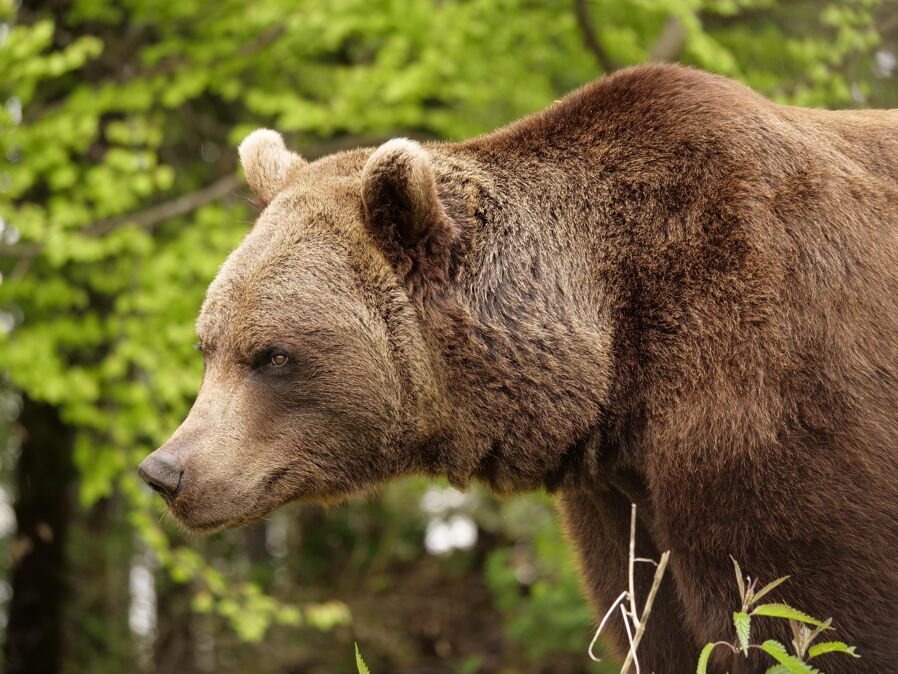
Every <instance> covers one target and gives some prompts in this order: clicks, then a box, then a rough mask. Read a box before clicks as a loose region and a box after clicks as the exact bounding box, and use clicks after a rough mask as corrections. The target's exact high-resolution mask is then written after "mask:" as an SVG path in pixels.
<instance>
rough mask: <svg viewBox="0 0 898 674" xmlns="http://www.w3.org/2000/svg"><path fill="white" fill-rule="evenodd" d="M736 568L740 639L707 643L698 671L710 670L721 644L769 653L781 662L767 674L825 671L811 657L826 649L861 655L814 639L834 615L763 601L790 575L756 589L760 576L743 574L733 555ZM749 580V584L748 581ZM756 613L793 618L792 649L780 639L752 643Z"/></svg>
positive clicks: (844, 646)
mask: <svg viewBox="0 0 898 674" xmlns="http://www.w3.org/2000/svg"><path fill="white" fill-rule="evenodd" d="M733 565H734V566H735V568H736V583H737V584H738V585H739V598H740V599H741V600H742V607H741V609H740V610H738V611H735V612H734V613H733V627H734V628H735V630H736V641H734V642H732V643H731V642H728V641H716V642H714V643H710V644H706V645H705V647H704V648H703V649H702V652H701V655H700V656H699V659H698V668H697V669H696V673H697V674H706V672H707V671H708V661H709V660H710V658H711V652H712V651H713V650H714V649H715V648H717V647H718V646H725V647H727V648H729V649H730V650H731V651H732V652H733V653H734V654H737V653H739V652H740V651H741V652H742V654H743V655H744V656H746V657H747V656H748V651H749V649H756V650H761V651H763V652H765V653H767V655H769V656H770V657H771V658H773V660H775V661H776V663H777V664H775V665H773V666H772V667H771V668H770V669H768V670H767V673H766V674H821V673H820V670H818V669H815V668H814V667H812V666H811V665H810V664H808V661H809V660H812V659H813V658H816V657H817V656H818V655H823V654H824V653H845V654H847V655H850V656H852V657H855V658H858V657H860V656H859V655H858V654H857V653H855V647H854V646H849V645H848V644H845V643H843V642H841V641H825V642H821V643H818V644H814V641H815V640H816V639H817V637H819V636H820V635H821V634H822V633H823V632H825V631H826V630H829V629H832V627H831V623H832V618H828V619H827V620H822V621H821V620H817V619H816V618H812V617H811V616H809V615H808V614H806V613H804V612H803V611H799V610H798V609H795V608H792V607H791V606H789V605H788V604H759V603H758V602H759V601H760V599H761V597H763V596H765V595H767V594H768V593H770V591H771V590H773V589H775V588H777V587H779V586H780V585H782V584H783V583H784V582H786V581H787V580H788V579H789V576H783V577H782V578H777V579H776V580H775V581H773V582H772V583H768V584H767V585H765V586H764V587H762V588H761V589H760V590H758V589H756V588H757V584H758V580H757V578H756V579H755V580H751V579H750V578H747V577H746V578H743V576H742V569H740V568H739V562H737V561H736V560H735V559H733ZM746 580H748V585H746V583H745V581H746ZM754 616H766V617H768V618H780V619H783V620H788V621H789V626H790V627H791V629H792V650H793V651H794V653H789V652H788V650H787V649H786V647H785V646H784V645H783V644H781V643H780V642H779V641H776V640H774V639H768V640H767V641H765V642H764V643H762V644H753V643H751V619H752V618H753V617H754Z"/></svg>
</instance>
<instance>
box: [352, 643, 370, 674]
mask: <svg viewBox="0 0 898 674" xmlns="http://www.w3.org/2000/svg"><path fill="white" fill-rule="evenodd" d="M355 664H356V668H357V669H358V670H359V674H371V670H370V669H368V665H366V664H365V661H364V660H362V654H361V652H360V651H359V645H358V644H356V645H355Z"/></svg>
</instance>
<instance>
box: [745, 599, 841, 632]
mask: <svg viewBox="0 0 898 674" xmlns="http://www.w3.org/2000/svg"><path fill="white" fill-rule="evenodd" d="M751 615H753V616H756V615H763V616H768V617H770V618H785V619H786V620H797V621H798V622H802V623H807V624H809V625H816V626H817V627H825V624H824V623H823V622H821V621H820V620H817V619H816V618H812V617H811V616H809V615H808V614H807V613H804V612H803V611H799V610H798V609H797V608H792V607H791V606H789V605H788V604H761V605H759V606H755V607H754V608H753V609H752V610H751Z"/></svg>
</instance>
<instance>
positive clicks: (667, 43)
mask: <svg viewBox="0 0 898 674" xmlns="http://www.w3.org/2000/svg"><path fill="white" fill-rule="evenodd" d="M685 44H686V28H684V27H683V23H682V22H681V21H680V20H679V19H678V18H677V17H675V16H671V17H669V18H668V19H667V21H665V23H664V28H662V29H661V35H659V36H658V41H657V42H655V46H654V47H652V51H651V52H649V58H650V59H651V60H652V61H676V60H677V58H678V57H679V56H680V53H681V52H682V51H683V47H684V46H685Z"/></svg>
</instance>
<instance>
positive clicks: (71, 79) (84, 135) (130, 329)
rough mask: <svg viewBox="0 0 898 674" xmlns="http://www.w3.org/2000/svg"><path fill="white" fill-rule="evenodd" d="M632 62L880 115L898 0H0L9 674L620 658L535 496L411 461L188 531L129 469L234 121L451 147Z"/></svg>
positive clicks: (160, 428) (189, 296) (176, 361)
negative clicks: (222, 528)
mask: <svg viewBox="0 0 898 674" xmlns="http://www.w3.org/2000/svg"><path fill="white" fill-rule="evenodd" d="M650 60H669V61H680V62H682V63H686V64H691V65H695V66H698V67H701V68H705V69H707V70H711V71H715V72H719V73H723V74H726V75H729V76H732V77H735V78H737V79H739V80H741V81H743V82H745V83H747V84H749V85H751V86H752V87H754V88H755V89H757V90H758V91H760V92H762V93H764V94H766V95H768V96H770V97H772V98H774V99H776V100H778V101H781V102H783V103H791V104H797V105H806V106H819V107H849V108H856V107H896V106H898V74H896V71H898V2H896V1H895V0H888V1H886V0H853V1H847V0H846V1H843V2H824V1H819V2H817V1H812V0H804V1H802V0H794V1H790V2H775V1H774V0H585V1H584V0H575V1H570V0H405V1H400V0H252V1H246V2H245V1H242V0H47V1H45V2H38V1H23V2H21V3H20V2H16V1H14V0H0V626H2V628H3V635H4V636H3V641H4V650H3V653H4V657H3V661H4V668H5V671H6V672H8V673H9V674H15V673H26V672H27V673H28V674H43V673H45V672H46V673H56V672H64V673H66V674H75V673H78V674H81V673H84V674H101V673H106V672H109V673H119V672H154V673H158V674H176V673H178V674H191V673H193V672H249V673H251V674H287V673H296V674H299V673H303V674H305V673H308V674H324V673H327V674H333V673H335V672H353V671H355V664H354V658H353V642H354V641H357V642H358V643H359V644H360V646H361V648H362V652H363V653H364V654H365V658H366V660H367V661H368V664H369V666H370V668H371V670H372V672H374V674H385V673H387V672H389V673H397V672H401V673H412V672H415V673H426V672H432V673H434V674H436V673H441V674H442V673H450V672H451V673H456V674H475V673H481V674H500V673H501V674H514V673H525V672H526V673H528V674H529V673H537V674H539V673H543V674H550V673H551V674H580V673H586V672H592V673H594V674H601V673H603V672H604V673H606V674H607V673H608V672H612V671H616V668H615V667H614V666H611V665H596V664H593V663H591V662H590V661H589V660H588V659H587V658H586V655H585V652H586V646H587V644H588V643H589V640H590V637H591V634H592V630H593V628H594V622H593V620H592V618H591V616H590V613H589V611H588V609H587V606H586V604H585V602H584V600H583V599H582V598H581V596H580V593H579V590H578V585H577V580H576V577H575V575H574V564H573V562H572V559H571V557H570V553H569V552H568V550H567V548H566V546H565V544H564V542H563V536H562V534H561V533H560V531H559V528H558V526H557V524H556V521H555V519H554V515H553V510H552V504H551V500H550V499H549V498H548V497H547V496H545V495H534V496H528V497H520V498H515V499H510V500H506V501H503V502H497V501H496V500H494V499H493V498H491V497H490V496H489V495H488V494H486V493H485V492H483V491H480V490H477V489H474V490H472V491H471V492H469V493H467V494H461V493H459V492H456V491H454V490H452V489H450V488H448V487H447V486H446V485H445V484H432V483H426V482H424V481H421V480H409V481H405V482H402V483H398V484H395V485H391V486H390V487H388V488H386V489H384V490H383V491H382V492H381V493H380V494H379V495H378V496H377V497H376V498H374V499H369V500H364V501H362V500H359V501H356V502H352V503H349V504H347V505H345V506H341V507H337V508H334V509H331V510H329V511H325V510H323V509H321V508H319V507H316V506H312V505H300V504H296V505H292V506H289V507H285V508H283V509H282V510H281V511H279V512H277V513H275V514H273V515H272V516H270V517H269V518H268V519H266V520H265V521H262V522H259V523H258V524H256V525H255V526H252V527H249V528H245V529H241V530H236V531H228V532H225V533H223V534H221V535H217V536H214V537H212V538H209V539H185V538H184V537H183V536H182V535H180V534H179V533H178V531H177V529H176V528H175V527H173V526H171V525H170V524H169V523H167V522H166V521H165V520H164V518H163V517H162V512H161V504H160V503H159V502H158V499H154V498H153V497H152V494H151V493H150V492H149V490H148V489H146V488H145V487H143V485H141V484H140V483H139V481H138V479H137V477H136V473H135V468H136V466H137V464H138V462H139V460H140V459H141V458H142V457H143V456H144V455H145V454H146V453H147V452H149V451H150V450H152V449H153V448H155V447H156V446H157V445H158V444H160V443H161V442H162V441H163V440H164V439H165V438H166V437H167V436H168V434H169V433H170V432H171V431H172V430H173V429H174V428H175V427H176V426H177V425H178V423H179V422H180V420H181V418H182V417H183V415H184V413H185V411H186V409H187V408H188V407H189V405H190V403H191V400H192V398H193V396H194V394H195V392H196V390H197V387H198V384H199V380H200V375H201V369H202V365H201V356H200V355H199V354H197V353H196V352H195V351H194V350H193V349H192V348H191V347H192V345H193V343H194V341H195V336H194V330H193V321H194V318H195V316H196V313H197V310H198V308H199V305H200V302H201V300H202V296H203V292H204V289H205V286H206V285H207V283H208V282H209V280H210V279H211V278H212V276H213V275H214V274H215V271H216V269H217V267H218V265H219V264H220V263H221V261H222V260H223V258H224V257H225V255H226V253H227V252H228V251H229V250H230V249H231V248H232V247H234V246H235V245H236V244H237V243H238V242H239V241H240V239H241V237H242V236H243V235H244V234H245V233H246V231H247V230H248V229H249V227H250V226H251V222H252V220H253V218H254V212H253V209H252V207H251V206H250V204H249V200H248V199H247V197H248V190H247V189H246V187H245V186H244V183H243V181H242V178H241V177H240V175H239V171H238V168H237V166H236V154H235V151H234V148H235V146H236V144H237V143H238V142H239V140H240V139H241V138H242V137H243V136H244V135H245V134H246V133H247V132H248V131H250V130H252V129H253V128H256V127H258V126H270V127H273V128H276V129H278V130H280V131H282V132H284V133H285V134H286V136H287V137H288V140H289V144H290V145H291V146H292V147H293V148H296V149H298V150H300V151H301V152H302V153H303V154H304V155H305V156H306V157H308V158H315V157H317V156H320V155H322V154H326V153H329V152H333V151H338V150H340V149H343V148H348V147H354V146H358V145H372V144H376V143H379V142H381V141H383V140H385V139H388V138H390V137H392V136H396V135H405V136H410V137H415V138H419V139H433V138H446V139H460V138H464V137H467V136H470V135H473V134H479V133H483V132H486V131H488V130H490V129H492V128H494V127H496V126H499V125H502V124H505V123H507V122H509V121H511V120H512V119H514V118H516V117H519V116H521V115H524V114H527V113H530V112H533V111H536V110H538V109H540V108H542V107H543V106H545V105H546V104H548V103H550V102H551V101H553V100H554V99H556V98H558V97H560V96H562V95H563V94H564V93H565V92H567V91H569V90H571V89H574V88H575V87H577V86H579V85H581V84H583V83H585V82H587V81H589V80H591V79H593V78H595V77H597V76H600V75H602V74H603V73H606V72H609V71H611V70H614V69H616V68H620V67H624V66H627V65H631V64H636V63H641V62H645V61H650ZM622 563H623V560H622Z"/></svg>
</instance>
